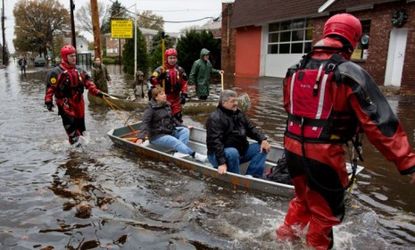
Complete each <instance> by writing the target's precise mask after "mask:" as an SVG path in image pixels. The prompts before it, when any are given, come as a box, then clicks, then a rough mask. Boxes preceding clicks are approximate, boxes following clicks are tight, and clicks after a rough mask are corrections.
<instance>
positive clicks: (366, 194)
mask: <svg viewBox="0 0 415 250" xmlns="http://www.w3.org/2000/svg"><path fill="white" fill-rule="evenodd" d="M109 70H110V74H112V79H113V85H112V86H110V87H109V88H110V92H111V93H116V94H123V92H124V91H125V88H126V86H127V84H125V82H126V79H124V76H123V75H122V74H120V69H119V68H118V67H109ZM38 71H39V69H29V70H28V73H27V76H26V77H24V76H20V74H19V72H18V70H17V67H16V66H15V65H10V66H9V67H8V68H6V69H0V100H1V102H0V110H1V113H0V114H1V116H0V129H1V130H0V249H303V248H304V243H303V242H297V243H295V244H294V245H293V244H289V243H277V242H275V240H274V231H275V228H276V226H277V225H279V224H281V223H282V222H283V219H284V214H285V211H286V209H287V205H288V200H286V199H282V198H279V197H273V196H269V195H265V194H260V193H250V192H246V191H241V190H234V189H230V188H229V187H226V186H223V185H221V184H219V183H215V182H214V181H212V180H211V179H209V178H205V177H203V176H200V175H198V174H197V173H194V172H191V171H187V170H182V169H179V168H178V167H176V166H174V165H173V164H169V163H163V162H157V161H153V160H151V159H146V158H140V157H139V156H137V155H133V154H130V153H128V152H126V151H124V150H123V149H121V148H118V147H115V146H113V144H112V143H111V142H110V140H109V138H108V137H107V136H106V133H107V132H108V131H109V130H110V129H112V128H115V127H120V126H124V123H125V122H126V121H127V119H128V120H129V121H130V122H131V121H134V120H138V119H139V118H140V116H141V115H142V114H141V113H140V112H138V113H136V114H133V113H131V112H125V111H113V110H110V109H108V108H105V107H94V106H89V105H88V104H87V108H86V126H87V130H88V131H89V133H90V134H91V141H90V143H89V144H88V145H87V147H85V148H83V149H73V148H71V147H70V146H69V144H68V143H67V141H66V135H65V132H64V130H63V127H62V124H61V119H60V117H59V116H58V115H57V112H56V111H55V112H54V113H50V112H48V111H47V110H46V109H45V108H44V106H43V96H44V92H45V86H44V82H43V78H44V73H43V72H38ZM226 82H227V83H228V84H229V83H230V82H231V81H226ZM235 86H237V87H240V86H244V87H240V88H238V91H240V92H247V93H248V94H249V96H250V98H251V101H252V108H251V109H250V110H249V111H248V114H249V115H250V116H251V117H252V119H253V120H254V121H255V122H256V123H257V124H258V125H259V126H261V127H262V128H263V129H264V130H265V132H266V133H267V134H268V136H269V137H270V138H271V139H272V141H273V142H274V143H280V144H281V142H282V136H283V129H284V123H285V118H286V116H285V114H284V112H283V109H282V93H281V92H282V87H281V82H280V80H278V79H275V78H263V79H260V80H259V81H257V80H250V79H245V80H244V79H240V80H238V81H237V82H236V83H235ZM388 99H389V101H390V103H391V105H392V106H393V108H394V110H395V112H396V113H397V114H398V116H399V117H400V119H401V120H402V123H403V126H404V128H405V130H406V131H407V133H408V135H409V139H410V143H411V144H412V145H414V144H415V143H414V129H415V114H414V112H413V111H412V109H413V106H414V103H415V97H404V98H398V97H389V98H388ZM205 119H206V114H199V115H195V116H192V117H185V122H186V123H188V124H191V125H194V126H203V124H204V121H205ZM364 148H365V149H364V155H365V162H364V166H365V167H366V169H365V170H364V172H363V173H362V174H361V175H359V177H358V179H357V183H356V184H355V185H354V188H353V190H352V192H351V194H350V195H349V198H348V209H347V213H346V217H345V220H344V223H343V224H342V225H340V226H338V227H336V228H335V231H334V233H335V249H413V247H414V245H415V226H414V225H415V216H414V213H413V212H414V211H415V200H414V199H413V197H414V194H415V189H414V187H413V186H411V185H409V183H408V182H409V179H408V178H407V177H405V176H403V177H402V176H400V175H399V174H398V172H397V171H396V169H395V167H394V166H393V165H392V164H391V163H389V162H387V161H386V160H385V159H384V158H383V157H382V156H381V155H380V153H379V152H378V151H377V150H376V149H375V148H374V147H372V146H370V145H369V144H368V143H367V141H365V146H364ZM369 242H370V244H368V243H369Z"/></svg>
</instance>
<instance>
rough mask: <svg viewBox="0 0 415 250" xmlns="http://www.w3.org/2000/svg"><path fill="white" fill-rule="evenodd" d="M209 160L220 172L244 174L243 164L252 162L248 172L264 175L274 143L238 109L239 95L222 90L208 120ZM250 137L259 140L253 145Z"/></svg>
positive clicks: (255, 175) (254, 174)
mask: <svg viewBox="0 0 415 250" xmlns="http://www.w3.org/2000/svg"><path fill="white" fill-rule="evenodd" d="M206 130H207V135H206V145H207V148H208V159H209V162H210V163H211V164H212V165H213V166H214V167H215V168H217V169H218V173H219V174H224V173H226V172H227V171H229V172H232V173H237V174H240V168H239V164H240V163H244V162H248V161H250V163H249V166H248V169H247V172H246V174H247V175H252V176H254V177H262V174H263V172H264V166H265V160H266V157H267V155H266V153H267V152H269V150H270V148H271V145H270V144H269V143H268V141H267V138H266V137H265V135H264V134H263V133H262V132H261V131H260V130H259V129H258V128H256V126H255V125H254V124H253V123H252V122H251V121H250V120H249V119H248V118H247V117H246V116H245V114H244V113H243V112H241V111H240V110H239V109H238V100H237V94H236V92H235V91H233V90H224V91H222V93H221V95H220V97H219V105H218V107H217V108H216V110H215V111H214V112H213V113H211V114H210V116H209V118H208V120H207V122H206ZM247 136H248V137H250V138H252V139H254V140H256V141H257V142H258V143H253V144H249V142H248V140H247Z"/></svg>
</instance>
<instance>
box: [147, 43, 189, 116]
mask: <svg viewBox="0 0 415 250" xmlns="http://www.w3.org/2000/svg"><path fill="white" fill-rule="evenodd" d="M163 63H164V65H163V66H160V67H158V68H157V69H155V70H154V72H153V74H152V75H151V77H150V83H151V87H152V88H153V87H156V86H161V87H162V88H163V89H164V91H165V93H166V95H167V101H168V102H169V103H170V105H171V110H172V113H173V116H174V117H175V118H176V119H177V120H178V121H180V122H183V120H182V105H184V104H185V103H186V98H187V75H186V72H185V71H184V69H183V68H182V67H180V66H179V65H177V51H176V50H175V49H172V48H170V49H167V50H166V51H165V52H164V62H163ZM149 96H151V94H150V92H149Z"/></svg>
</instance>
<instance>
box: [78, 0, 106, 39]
mask: <svg viewBox="0 0 415 250" xmlns="http://www.w3.org/2000/svg"><path fill="white" fill-rule="evenodd" d="M98 15H99V27H100V30H101V32H103V26H104V22H105V20H107V19H108V18H109V8H108V6H107V5H106V4H105V2H104V1H98ZM76 21H77V22H76V26H77V27H78V29H80V30H82V31H85V32H88V33H89V34H91V35H93V30H92V20H91V2H90V1H89V2H88V3H87V4H86V5H84V6H82V7H81V8H80V9H79V10H78V11H77V12H76Z"/></svg>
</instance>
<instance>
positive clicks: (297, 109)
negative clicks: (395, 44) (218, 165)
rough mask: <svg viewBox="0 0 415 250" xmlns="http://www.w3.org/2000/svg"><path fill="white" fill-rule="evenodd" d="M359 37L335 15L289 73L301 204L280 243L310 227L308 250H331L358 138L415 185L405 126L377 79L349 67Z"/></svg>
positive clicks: (287, 95) (280, 232) (289, 135)
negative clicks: (349, 153) (348, 159)
mask: <svg viewBox="0 0 415 250" xmlns="http://www.w3.org/2000/svg"><path fill="white" fill-rule="evenodd" d="M361 35H362V26H361V23H360V21H359V19H357V18H356V17H354V16H352V15H350V14H337V15H334V16H332V17H331V18H329V19H328V20H327V22H326V23H325V25H324V31H323V39H321V40H320V41H318V42H317V43H316V44H315V45H314V47H313V50H312V52H311V53H309V54H307V55H306V56H304V57H303V59H302V60H301V61H300V63H299V64H298V65H296V66H294V67H291V68H289V69H288V72H287V75H286V78H285V79H284V108H285V110H286V111H287V113H288V120H287V127H286V132H285V137H284V147H285V155H286V159H287V164H288V169H289V172H290V176H291V179H292V182H293V184H294V186H295V197H294V198H293V199H292V200H291V202H290V204H289V207H288V212H287V214H286V216H285V220H284V224H282V225H280V226H279V228H278V229H277V231H276V234H277V239H279V240H295V239H298V235H299V234H298V230H302V229H304V228H305V227H306V226H307V225H308V229H307V232H306V241H307V244H308V245H309V246H311V247H313V248H315V249H330V248H331V247H332V246H333V231H332V227H333V226H335V225H338V224H340V223H341V221H342V219H343V216H344V213H345V206H344V195H345V190H346V188H347V187H348V183H349V181H348V175H347V172H346V165H345V151H344V149H343V145H344V144H345V143H347V142H350V141H352V142H353V141H354V142H356V141H355V140H354V138H356V135H357V134H358V131H362V132H364V133H365V134H366V136H367V137H368V139H369V141H370V142H371V143H372V144H373V145H374V146H375V147H376V148H377V149H378V150H379V151H380V152H381V153H382V154H383V155H384V156H385V157H386V158H387V159H388V160H390V161H392V162H393V163H395V165H396V166H397V169H398V171H399V172H400V173H401V174H402V175H410V176H411V183H415V174H414V172H415V154H414V152H413V150H412V148H411V146H410V144H409V142H408V138H407V136H406V134H405V132H404V130H403V129H402V127H401V124H400V122H399V120H398V119H397V117H396V116H395V114H394V113H393V112H392V109H391V108H390V106H389V104H388V102H387V100H386V98H385V97H384V96H383V94H382V93H381V92H380V90H379V89H378V87H377V85H376V83H375V82H374V80H373V78H372V77H371V76H370V75H369V74H368V73H367V72H366V71H365V70H364V69H363V68H361V67H360V66H359V65H357V64H355V63H353V62H351V61H350V57H351V54H352V52H353V50H354V48H355V47H356V45H357V44H358V42H359V39H360V37H361ZM353 144H355V145H356V144H357V143H353ZM356 147H357V146H356Z"/></svg>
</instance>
